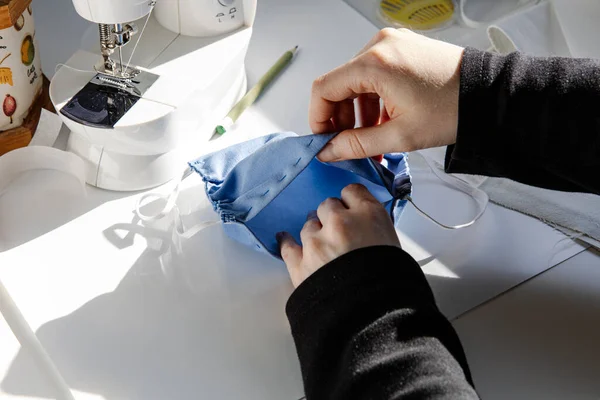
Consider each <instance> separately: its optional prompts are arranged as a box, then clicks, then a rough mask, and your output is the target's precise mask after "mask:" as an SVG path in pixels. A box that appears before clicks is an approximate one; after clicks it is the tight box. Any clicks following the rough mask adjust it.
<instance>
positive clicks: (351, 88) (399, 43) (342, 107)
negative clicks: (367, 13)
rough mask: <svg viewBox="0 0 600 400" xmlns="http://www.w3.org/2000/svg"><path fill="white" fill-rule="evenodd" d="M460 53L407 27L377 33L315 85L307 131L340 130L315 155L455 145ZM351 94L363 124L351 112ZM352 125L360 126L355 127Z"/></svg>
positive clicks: (326, 158) (347, 156)
mask: <svg viewBox="0 0 600 400" xmlns="http://www.w3.org/2000/svg"><path fill="white" fill-rule="evenodd" d="M463 51H464V49H463V48H461V47H457V46H454V45H452V44H448V43H444V42H440V41H437V40H433V39H429V38H427V37H425V36H421V35H418V34H416V33H413V32H411V31H409V30H406V29H399V30H396V29H391V28H386V29H383V30H382V31H380V32H379V33H378V34H377V35H376V36H375V37H374V38H373V39H372V40H371V42H369V44H367V46H366V47H365V48H364V49H363V50H362V51H361V52H360V53H359V54H358V55H357V56H356V57H355V58H353V59H352V60H350V61H349V62H348V63H347V64H345V65H342V66H341V67H338V68H336V69H334V70H333V71H331V72H329V73H328V74H325V75H323V76H321V77H320V78H318V79H317V80H316V81H315V82H314V84H313V89H312V97H311V104H310V116H309V120H310V127H311V129H312V131H313V132H314V133H327V132H341V133H340V134H339V135H338V136H337V137H336V138H335V139H333V140H332V141H331V142H330V143H329V144H328V145H327V146H326V147H325V148H324V149H323V150H322V151H321V153H320V154H319V159H320V160H321V161H324V162H330V161H338V160H345V159H358V158H366V157H373V156H376V155H379V154H383V153H392V152H404V151H413V150H418V149H423V148H429V147H437V146H442V145H449V144H452V143H454V142H455V141H456V131H457V126H458V95H459V86H460V64H461V61H462V56H463ZM354 99H357V101H358V105H359V110H360V114H361V121H356V118H355V115H354ZM380 99H381V100H383V105H384V106H383V110H381V106H380ZM356 122H359V123H360V125H361V126H362V127H361V128H358V129H354V127H355V125H356Z"/></svg>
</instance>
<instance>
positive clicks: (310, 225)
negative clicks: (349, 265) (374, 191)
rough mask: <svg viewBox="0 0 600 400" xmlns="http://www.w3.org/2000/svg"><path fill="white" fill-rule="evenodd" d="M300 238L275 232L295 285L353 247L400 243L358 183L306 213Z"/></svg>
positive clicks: (387, 217) (381, 211) (377, 205)
mask: <svg viewBox="0 0 600 400" xmlns="http://www.w3.org/2000/svg"><path fill="white" fill-rule="evenodd" d="M313 214H314V213H313ZM300 238H301V240H302V246H300V245H298V243H296V241H295V240H294V238H293V237H292V236H291V235H290V234H289V233H286V232H281V233H278V234H277V241H278V242H279V245H280V248H281V257H282V258H283V261H284V262H285V264H286V265H287V267H288V271H289V273H290V277H291V278H292V283H293V285H294V287H298V286H299V285H300V284H301V283H302V282H304V280H305V279H306V278H308V277H309V276H310V275H311V274H313V273H314V272H315V271H317V270H318V269H319V268H321V267H323V266H324V265H326V264H328V263H329V262H331V261H333V260H335V259H336V258H338V257H340V256H342V255H344V254H346V253H349V252H351V251H352V250H356V249H360V248H363V247H370V246H378V245H390V246H398V247H400V241H399V240H398V235H397V234H396V230H395V229H394V225H393V223H392V219H391V218H390V215H389V214H388V212H387V211H386V210H385V208H383V206H382V205H381V204H380V203H379V201H377V199H375V197H373V195H371V193H369V191H368V190H367V188H366V187H364V186H363V185H359V184H353V185H349V186H347V187H346V188H344V190H342V195H341V199H335V198H329V199H327V200H325V201H324V202H323V203H321V205H320V206H319V208H318V209H317V211H316V215H309V216H308V220H307V222H306V224H305V225H304V228H303V229H302V232H300Z"/></svg>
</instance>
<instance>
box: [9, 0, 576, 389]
mask: <svg viewBox="0 0 600 400" xmlns="http://www.w3.org/2000/svg"><path fill="white" fill-rule="evenodd" d="M34 12H35V13H36V16H37V21H36V22H37V31H38V32H37V37H38V39H39V40H40V47H41V54H42V57H43V62H44V65H45V68H46V71H51V70H52V69H53V66H54V65H55V64H56V63H58V62H62V61H64V60H66V59H67V58H68V57H69V55H70V54H71V53H72V52H73V51H74V50H75V49H76V48H77V46H78V44H79V40H80V38H81V36H82V32H83V31H84V30H85V29H86V27H87V26H88V25H87V24H86V23H85V22H84V21H83V20H81V19H79V17H77V16H76V14H75V12H74V11H73V10H72V6H71V2H70V0H56V1H52V2H47V1H41V0H37V1H36V0H34ZM375 32H376V28H375V27H374V26H372V25H371V24H370V23H368V22H367V21H366V20H364V19H363V18H362V17H361V16H359V15H358V14H357V13H356V12H355V11H354V10H352V9H351V8H350V7H348V6H347V5H346V4H345V3H343V2H341V0H325V1H320V0H307V1H302V2H296V1H292V0H261V1H260V7H259V12H258V16H257V23H256V28H255V34H254V38H253V42H252V45H251V48H250V51H249V54H248V58H247V67H248V74H249V80H250V81H251V82H255V81H256V80H257V78H258V77H259V76H260V75H261V74H262V72H263V71H265V70H266V69H267V68H268V67H269V66H270V65H271V64H272V62H273V61H274V60H275V59H277V57H279V56H280V54H281V53H282V52H283V51H285V50H286V49H288V48H289V47H291V46H293V45H295V44H299V45H301V48H302V50H301V53H300V55H299V56H298V58H297V60H295V61H294V63H293V64H292V65H291V66H290V68H289V69H288V70H287V71H286V73H285V74H284V75H283V76H282V77H280V78H279V79H278V81H277V82H276V83H275V85H274V86H273V87H272V88H271V90H270V91H269V92H268V93H267V94H266V95H265V96H264V97H263V98H262V99H261V100H260V102H259V103H258V104H256V106H255V107H254V108H253V109H252V111H251V112H248V113H247V114H245V115H244V116H243V117H242V119H241V120H240V122H239V128H238V129H237V130H236V131H235V132H232V134H231V135H229V136H227V137H226V138H224V141H223V142H219V143H217V144H213V145H214V146H222V145H224V143H228V142H234V141H239V140H242V139H244V138H247V137H253V136H258V135H262V134H266V133H270V132H273V131H277V130H293V131H296V132H299V133H307V132H308V131H309V130H308V123H307V121H306V115H307V106H308V99H309V91H310V86H311V82H312V80H313V79H314V78H315V77H317V76H318V75H320V74H321V73H324V72H326V71H328V70H330V69H332V68H334V67H336V66H337V65H339V64H341V63H343V62H344V61H346V60H347V59H349V58H350V57H351V56H352V55H353V54H354V53H355V52H356V51H357V50H358V49H360V47H361V46H362V45H363V44H364V43H365V42H367V41H368V39H370V37H371V36H372V35H373V34H374V33H375ZM50 75H51V73H50ZM283 99H285V101H283ZM213 145H211V146H213ZM205 150H206V149H199V151H205ZM414 175H415V181H416V185H415V191H416V193H415V198H416V199H417V200H418V201H419V202H420V203H421V204H422V206H423V207H425V208H427V209H429V210H432V212H433V213H434V214H435V216H437V217H438V218H441V219H444V220H445V221H448V222H449V223H456V222H460V221H464V220H467V219H469V218H470V217H471V216H472V213H473V211H474V210H473V204H472V202H471V200H470V199H468V198H466V197H465V196H464V195H462V194H460V193H457V192H455V191H453V190H452V189H449V188H447V187H445V186H443V185H442V184H441V183H440V182H439V181H437V179H436V178H435V177H434V176H433V175H432V174H430V173H429V172H427V171H425V170H415V172H414ZM198 183H199V182H197V181H195V180H194V179H190V180H189V181H188V182H186V187H185V190H184V193H183V194H182V201H183V202H184V203H185V204H187V205H188V206H189V207H191V208H193V210H194V211H195V212H194V213H193V215H191V216H190V218H192V217H193V218H198V219H210V218H214V215H213V214H212V212H211V211H210V210H209V207H208V205H207V204H206V201H205V200H203V196H202V194H201V192H200V189H199V187H198ZM52 186H53V181H52V180H51V179H49V177H48V176H44V174H37V175H31V176H26V177H24V178H23V179H22V180H21V181H20V190H21V191H22V193H26V194H27V196H25V198H26V199H27V202H28V203H27V204H23V205H22V207H21V208H20V209H19V208H17V209H10V210H6V209H4V210H2V209H1V207H0V216H3V217H5V218H6V219H5V220H9V221H19V223H13V224H12V225H9V226H8V227H6V225H5V226H3V228H4V229H5V230H6V231H10V233H11V235H12V236H11V239H13V242H12V244H11V245H10V246H9V247H14V248H11V249H10V250H7V251H5V252H4V253H0V277H1V279H2V282H3V283H4V284H5V286H6V287H7V289H8V290H9V292H10V294H11V296H12V298H13V299H14V301H15V302H16V303H17V304H18V306H19V307H20V308H21V311H22V312H23V314H24V316H25V318H26V319H27V321H28V323H29V324H30V325H31V326H32V328H33V329H34V330H35V331H36V333H37V336H38V338H39V339H40V340H41V342H42V344H43V345H44V346H45V347H46V349H47V350H48V352H49V353H50V355H51V356H52V358H53V359H54V361H55V362H56V364H57V366H58V368H59V370H60V372H61V373H62V374H63V376H64V377H65V379H66V381H67V383H68V384H69V386H70V387H71V388H72V389H73V391H74V393H75V395H76V397H77V398H78V399H79V398H81V399H93V398H106V399H111V400H112V399H164V398H207V399H214V398H219V399H230V398H231V399H234V398H235V399H237V398H244V399H261V400H264V399H277V400H279V399H292V400H293V399H297V398H299V397H301V396H302V388H301V379H300V375H299V369H298V364H297V360H296V356H295V350H294V347H293V342H292V340H291V337H290V335H289V326H288V324H287V321H286V318H285V315H284V313H283V307H284V304H285V301H286V300H287V297H288V296H289V294H290V293H291V290H292V288H291V286H290V285H289V283H288V277H287V275H286V271H285V268H284V267H283V265H282V264H281V263H279V262H275V261H273V260H270V259H268V258H266V257H264V256H261V255H259V254H256V253H254V252H253V251H251V250H248V249H246V248H244V247H242V246H240V245H238V244H236V243H234V242H232V241H231V240H229V239H228V238H226V237H225V236H224V235H223V233H222V230H221V229H220V228H219V227H215V228H211V229H210V230H208V231H205V232H203V233H201V234H199V235H198V236H197V237H194V239H193V240H191V241H189V242H187V243H186V249H185V250H186V251H185V256H186V258H185V260H183V262H182V263H181V264H179V265H178V266H177V267H174V266H173V265H167V267H166V268H165V267H163V268H162V269H161V264H160V256H161V248H160V245H161V241H160V240H159V238H156V237H152V236H149V233H150V232H149V231H147V230H146V231H144V230H141V229H140V228H139V227H137V226H135V224H134V223H135V220H134V219H133V213H132V210H133V209H134V205H135V202H136V200H137V199H138V198H139V196H140V194H131V193H130V194H117V193H109V192H105V191H101V190H97V189H94V188H89V190H88V197H87V198H85V199H84V198H78V197H76V196H71V197H66V198H63V199H62V200H61V202H55V203H53V207H52V213H51V214H48V213H43V212H41V211H40V208H41V207H40V206H41V204H44V203H43V202H44V197H43V196H41V197H40V196H35V194H36V193H43V191H44V190H51V189H52ZM67 186H68V184H67ZM162 190H167V188H163V189H162ZM0 206H1V204H0ZM25 206H27V207H25ZM32 210H35V211H32ZM8 216H10V217H11V218H8ZM399 230H400V232H399V234H400V237H401V240H402V242H403V245H404V247H405V248H406V249H407V250H408V251H410V252H411V253H412V254H413V255H414V256H415V257H416V258H417V259H418V260H423V263H424V264H426V265H425V266H424V269H425V271H426V272H427V274H428V278H429V280H430V282H431V284H432V287H433V289H434V291H435V293H436V296H437V299H438V302H439V303H440V307H441V308H442V310H443V311H444V312H445V313H446V315H448V316H449V317H451V318H455V317H458V316H460V315H461V314H463V313H464V312H466V311H468V310H470V309H472V308H473V307H475V306H476V305H479V304H481V303H483V302H485V301H487V300H489V299H491V298H494V297H495V296H498V295H500V294H501V293H503V292H505V291H506V290H508V289H510V288H512V287H514V286H515V285H518V284H519V283H521V282H523V281H525V280H527V279H529V278H531V277H532V276H534V275H537V274H539V273H541V272H543V271H545V270H546V269H548V268H549V267H551V266H553V265H556V264H558V263H560V262H562V261H564V260H566V259H568V258H570V257H572V256H574V255H576V254H579V253H581V252H583V251H584V250H585V249H584V248H582V247H580V246H578V245H575V244H573V243H571V241H569V240H565V238H564V236H562V235H561V234H559V233H557V232H556V231H554V230H552V229H551V228H549V227H547V226H546V225H544V224H542V223H540V222H539V221H536V220H534V219H531V218H529V217H526V216H523V215H520V214H518V213H515V212H512V211H509V210H505V209H503V208H500V207H496V206H493V205H491V206H490V207H489V209H488V211H487V212H486V214H485V216H484V217H483V218H482V219H481V220H480V221H479V222H478V223H477V224H476V225H475V226H474V227H472V228H470V229H467V230H463V231H460V232H445V231H441V230H439V229H438V228H437V227H435V226H433V225H432V224H430V223H429V222H426V221H424V220H423V219H422V218H421V217H419V216H418V215H416V213H415V212H414V210H412V209H410V208H409V209H407V212H406V213H405V215H404V216H403V218H402V221H401V224H400V226H399ZM131 232H133V233H131ZM0 233H2V232H0ZM4 233H6V232H4ZM0 238H2V235H1V234H0ZM17 244H22V245H21V246H18V247H17V246H16V245H17ZM492 304H493V303H492ZM472 315H475V314H472ZM465 318H467V320H468V318H474V317H471V315H469V314H468V315H467V316H465ZM473 321H475V322H473V324H474V325H475V326H476V325H477V321H476V320H473ZM461 332H462V331H461ZM465 334H466V333H465ZM469 345H470V342H468V346H467V351H469ZM0 346H1V347H2V352H0V396H1V397H2V398H8V399H13V398H17V397H18V396H24V397H25V398H48V397H51V396H52V391H51V389H50V387H49V385H48V384H47V383H46V382H44V380H43V379H42V378H40V376H39V374H38V372H37V371H36V369H35V368H34V367H33V365H32V363H31V357H30V356H29V355H28V354H27V351H28V350H27V349H20V347H19V345H18V342H17V341H16V340H15V338H14V337H13V336H12V334H11V333H10V331H9V330H8V328H7V327H6V325H4V324H3V323H2V321H0ZM490 362H493V360H490ZM486 368H487V367H486V366H479V365H478V366H477V371H476V377H477V376H483V375H479V372H478V371H482V370H486ZM501 384H502V383H499V385H501ZM489 390H490V392H494V390H495V388H494V387H493V385H490V389H489ZM483 394H485V393H483ZM19 398H23V397H19Z"/></svg>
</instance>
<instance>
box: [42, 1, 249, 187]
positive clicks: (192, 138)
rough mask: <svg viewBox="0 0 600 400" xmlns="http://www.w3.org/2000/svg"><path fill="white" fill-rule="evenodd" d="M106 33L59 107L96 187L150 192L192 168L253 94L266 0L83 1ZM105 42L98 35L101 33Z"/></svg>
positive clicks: (67, 76) (85, 50) (84, 56)
mask: <svg viewBox="0 0 600 400" xmlns="http://www.w3.org/2000/svg"><path fill="white" fill-rule="evenodd" d="M73 4H74V6H75V9H76V11H77V13H78V14H79V15H80V16H82V17H83V18H85V19H87V20H89V21H91V22H93V23H95V24H98V27H95V26H94V27H92V29H94V36H95V37H96V38H98V37H99V41H96V40H95V41H94V42H95V43H94V45H92V46H89V45H87V46H86V45H83V47H82V49H81V50H79V51H77V52H76V53H75V54H74V55H73V56H72V57H71V58H70V59H69V60H68V61H66V63H65V64H64V65H61V66H60V68H59V69H58V70H57V71H56V74H55V75H54V78H53V79H52V83H51V86H50V97H51V100H52V103H53V104H54V106H55V107H56V110H57V111H58V112H59V113H60V116H61V118H62V120H63V121H64V123H65V124H66V125H67V126H68V127H69V128H70V130H71V135H70V138H69V142H68V150H69V151H71V152H73V153H75V154H77V155H79V156H80V157H82V158H83V159H84V161H85V163H86V169H87V171H86V180H87V182H88V183H89V184H91V185H94V186H97V187H100V188H104V189H110V190H123V191H126V190H141V189H146V188H150V187H154V186H158V185H160V184H162V183H165V182H167V181H169V180H170V179H172V178H174V177H175V176H177V175H178V174H180V173H181V172H182V170H183V168H184V167H185V161H186V158H185V157H190V156H191V154H189V153H188V152H186V151H185V150H189V149H194V148H196V149H197V147H198V146H201V145H202V143H203V142H206V141H207V140H208V139H209V138H210V137H211V136H212V133H213V131H212V128H214V126H215V125H216V124H217V122H218V121H219V120H220V119H221V118H222V117H223V116H224V115H226V114H227V112H228V111H229V109H230V108H231V107H232V106H233V105H234V104H235V103H236V102H237V101H238V100H239V99H240V98H241V97H242V96H243V95H244V93H245V91H246V87H247V85H246V72H245V66H244V59H245V56H246V51H247V48H248V44H249V41H250V37H251V34H252V24H253V22H254V16H255V12H256V0H158V1H150V0H146V1H141V0H73ZM96 32H98V33H96Z"/></svg>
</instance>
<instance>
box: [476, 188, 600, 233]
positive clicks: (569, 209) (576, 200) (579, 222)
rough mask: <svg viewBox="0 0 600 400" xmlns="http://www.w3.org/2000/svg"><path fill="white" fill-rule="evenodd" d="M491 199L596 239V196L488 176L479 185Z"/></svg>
mask: <svg viewBox="0 0 600 400" xmlns="http://www.w3.org/2000/svg"><path fill="white" fill-rule="evenodd" d="M480 189H482V190H483V191H484V192H486V193H487V194H488V195H489V196H490V200H492V201H493V202H494V203H496V204H499V205H501V206H504V207H506V208H510V209H511V210H515V211H519V212H521V213H523V214H527V215H530V216H532V217H535V218H537V219H540V220H542V221H544V222H547V223H549V224H551V225H552V224H556V225H559V226H561V227H565V228H568V229H570V230H572V231H575V232H578V233H583V234H585V235H588V236H590V237H591V238H592V239H595V240H596V241H600V196H596V195H593V194H587V193H567V192H558V191H554V190H547V189H540V188H535V187H531V186H527V185H523V184H521V183H518V182H514V181H511V180H508V179H501V178H488V179H486V180H485V181H484V182H483V183H482V184H481V186H480Z"/></svg>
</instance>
